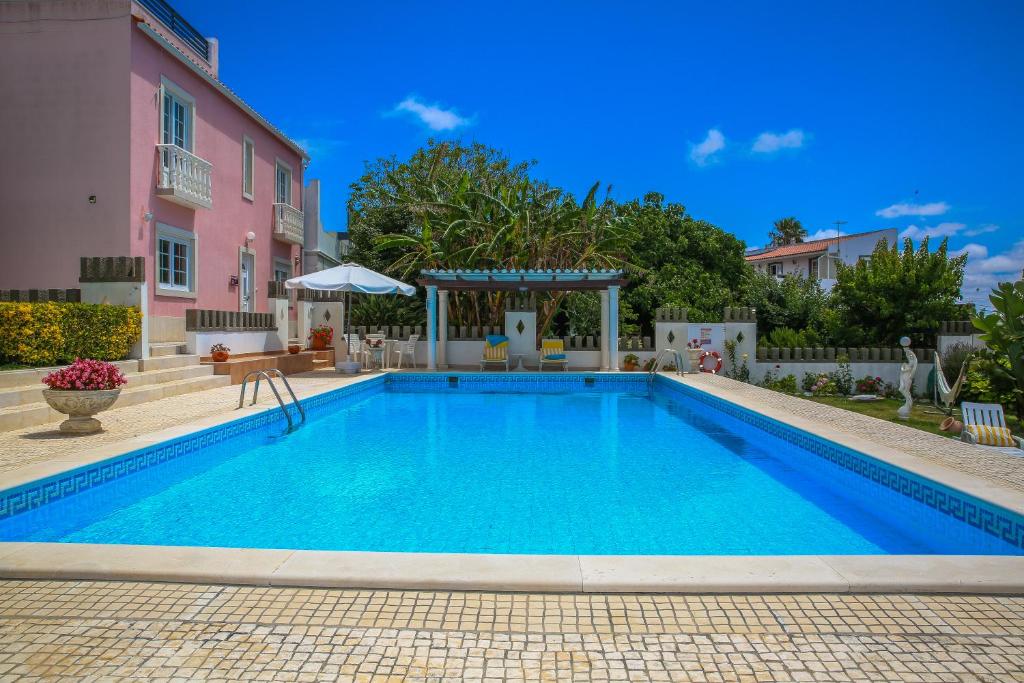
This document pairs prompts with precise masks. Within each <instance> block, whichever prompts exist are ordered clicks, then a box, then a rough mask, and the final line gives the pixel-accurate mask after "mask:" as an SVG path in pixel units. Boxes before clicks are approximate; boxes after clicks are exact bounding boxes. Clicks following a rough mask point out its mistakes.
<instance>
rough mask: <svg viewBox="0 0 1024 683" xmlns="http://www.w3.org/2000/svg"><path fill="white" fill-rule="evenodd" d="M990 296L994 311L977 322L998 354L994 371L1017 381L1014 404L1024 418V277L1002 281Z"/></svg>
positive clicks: (983, 336) (990, 348)
mask: <svg viewBox="0 0 1024 683" xmlns="http://www.w3.org/2000/svg"><path fill="white" fill-rule="evenodd" d="M989 300H990V301H991V302H992V308H993V312H992V313H988V314H983V315H979V316H976V317H975V318H974V326H975V327H977V328H978V329H980V330H981V331H982V332H983V334H982V335H981V338H982V340H983V341H984V342H985V344H987V345H988V348H989V350H990V351H991V352H992V354H993V356H994V357H995V360H996V362H995V363H993V364H992V371H993V372H995V373H999V374H1002V375H1004V377H1003V379H1005V380H1009V382H1011V383H1012V384H1013V385H1016V391H1015V392H1014V393H1015V397H1014V398H1015V401H1014V403H1015V405H1014V408H1015V411H1016V413H1017V416H1018V417H1021V418H1024V280H1018V281H1017V282H1014V283H1012V284H1011V283H1009V282H1000V283H999V284H998V285H997V286H996V288H995V289H994V290H992V294H991V296H989Z"/></svg>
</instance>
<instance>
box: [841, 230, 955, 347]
mask: <svg viewBox="0 0 1024 683" xmlns="http://www.w3.org/2000/svg"><path fill="white" fill-rule="evenodd" d="M947 252H948V250H947V240H945V239H943V240H942V242H941V244H939V248H938V249H936V250H935V251H934V252H929V250H928V238H927V237H926V238H925V239H923V240H921V245H920V247H918V248H917V249H916V250H915V249H914V244H913V242H912V241H911V240H910V239H906V240H904V242H903V250H902V251H900V248H899V245H897V244H892V245H889V244H888V243H887V242H886V241H885V240H881V241H880V242H879V243H878V245H877V246H876V247H875V250H874V252H873V253H872V254H871V258H870V259H863V260H861V261H859V262H858V263H857V264H855V265H852V266H848V265H845V264H842V263H840V264H838V267H837V271H836V284H835V286H834V287H833V289H832V297H831V299H832V304H833V306H834V314H833V315H832V316H831V318H830V321H829V327H830V330H829V336H830V337H831V339H832V341H833V342H834V343H835V344H838V345H840V346H875V345H882V344H888V345H893V346H895V345H896V344H897V343H898V341H899V338H900V337H902V336H903V335H909V336H910V337H911V339H913V341H914V343H915V344H919V345H931V344H934V343H935V337H934V335H935V333H936V331H937V330H938V328H939V323H940V322H941V321H943V320H952V319H955V317H956V315H957V312H958V310H959V308H958V306H957V303H956V302H957V299H959V297H960V286H961V284H963V279H964V265H965V264H966V262H967V256H966V255H962V256H957V257H955V258H950V257H949V255H948V253H947Z"/></svg>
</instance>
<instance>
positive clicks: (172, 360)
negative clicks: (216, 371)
mask: <svg viewBox="0 0 1024 683" xmlns="http://www.w3.org/2000/svg"><path fill="white" fill-rule="evenodd" d="M187 365H199V355H198V354H185V353H179V354H178V355H176V356H155V357H153V358H146V359H145V360H140V361H139V370H141V371H142V372H149V371H151V370H167V369H168V368H182V367H185V366H187Z"/></svg>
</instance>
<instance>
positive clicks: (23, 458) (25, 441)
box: [0, 370, 351, 472]
mask: <svg viewBox="0 0 1024 683" xmlns="http://www.w3.org/2000/svg"><path fill="white" fill-rule="evenodd" d="M288 381H289V382H290V383H291V385H292V388H293V389H294V390H295V394H296V395H297V396H299V397H300V398H301V397H302V396H305V395H307V394H309V393H311V392H313V391H315V390H322V389H323V388H324V387H331V386H341V385H343V384H345V383H346V382H349V381H351V379H348V378H346V377H344V376H341V375H338V374H337V373H335V372H334V371H333V370H326V371H317V372H308V373H303V374H300V375H291V376H289V377H288ZM239 389H240V387H238V386H229V387H219V388H217V389H207V390H206V391H197V392H194V393H191V394H181V395H180V396H171V397H169V398H163V399H160V400H158V401H151V402H149V403H140V404H139V405H134V406H128V407H127V408H116V407H115V408H114V409H112V410H108V411H105V412H104V413H103V414H102V415H101V416H100V419H101V421H102V422H103V431H102V432H99V433H97V434H89V435H86V436H81V435H77V436H67V435H64V434H61V433H60V431H58V429H57V423H52V424H45V425H36V426H34V427H26V428H25V429H18V430H14V431H9V432H0V472H3V471H9V470H13V469H17V468H18V467H23V466H25V465H31V464H33V463H37V462H43V461H46V460H53V459H58V458H60V457H62V456H63V457H67V456H69V455H71V454H73V453H77V452H82V451H86V450H88V449H89V448H92V447H96V446H104V445H107V444H112V443H116V442H118V441H124V440H125V439H130V438H132V437H135V436H139V435H141V434H148V433H150V432H155V431H159V430H161V429H167V428H169V427H177V426H180V425H187V424H189V423H190V422H193V421H195V420H198V419H200V418H205V417H210V416H211V415H228V414H230V413H231V412H232V411H233V410H234V408H235V407H236V406H237V405H238V392H239ZM248 395H249V398H248V399H247V400H246V404H247V405H248V402H249V401H250V400H251V398H252V390H251V389H250V390H249V391H248ZM275 403H276V401H275V399H274V396H273V394H272V393H271V392H269V391H264V392H262V396H261V397H260V400H259V402H258V403H257V405H265V406H268V407H269V406H273V405H275Z"/></svg>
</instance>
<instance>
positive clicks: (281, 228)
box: [274, 204, 305, 244]
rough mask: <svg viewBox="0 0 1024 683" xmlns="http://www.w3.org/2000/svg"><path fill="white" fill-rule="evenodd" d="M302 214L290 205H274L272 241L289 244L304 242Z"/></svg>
mask: <svg viewBox="0 0 1024 683" xmlns="http://www.w3.org/2000/svg"><path fill="white" fill-rule="evenodd" d="M302 218H303V216H302V212H301V211H299V210H298V209H296V208H295V207H294V206H292V205H290V204H274V239H276V240H280V241H282V242H288V243H289V244H302V243H303V242H304V241H305V229H304V228H303V220H302Z"/></svg>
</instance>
